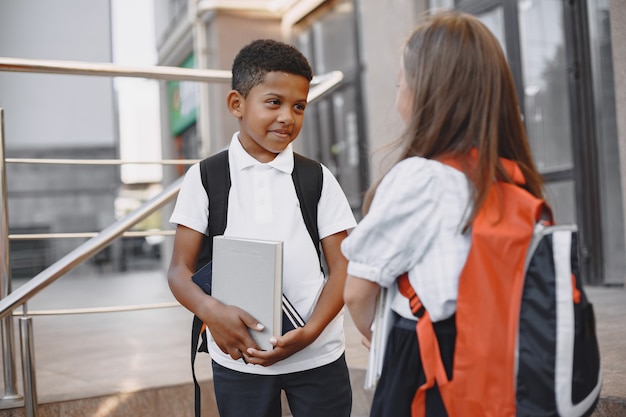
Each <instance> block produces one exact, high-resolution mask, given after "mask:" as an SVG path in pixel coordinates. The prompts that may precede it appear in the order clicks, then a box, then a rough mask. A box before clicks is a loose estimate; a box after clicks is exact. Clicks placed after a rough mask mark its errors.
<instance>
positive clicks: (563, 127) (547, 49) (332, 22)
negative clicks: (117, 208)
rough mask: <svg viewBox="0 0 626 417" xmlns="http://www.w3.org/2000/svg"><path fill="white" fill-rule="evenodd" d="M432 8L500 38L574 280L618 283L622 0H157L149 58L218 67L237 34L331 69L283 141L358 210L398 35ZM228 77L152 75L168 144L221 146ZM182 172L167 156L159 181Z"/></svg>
mask: <svg viewBox="0 0 626 417" xmlns="http://www.w3.org/2000/svg"><path fill="white" fill-rule="evenodd" d="M436 8H456V9H459V10H462V11H465V12H469V13H472V14H475V15H477V16H478V17H479V18H480V19H481V20H482V21H483V22H484V23H485V24H486V25H487V26H488V27H489V28H490V29H491V30H492V31H493V32H494V34H495V35H496V36H497V38H498V39H499V40H500V42H501V45H502V47H503V49H504V51H505V53H506V56H507V59H508V61H509V63H510V65H511V67H512V69H513V73H514V77H515V82H516V85H517V90H518V94H519V97H520V104H521V110H522V112H523V116H524V121H525V124H526V128H527V131H528V135H529V139H530V141H531V147H532V150H533V154H534V156H535V159H536V162H537V165H538V167H539V168H540V170H541V172H542V174H543V175H544V178H545V179H546V183H547V194H548V200H549V202H550V203H551V205H552V207H553V209H554V212H555V215H556V220H557V222H559V223H572V222H575V223H577V224H578V226H579V230H580V243H581V245H580V246H581V256H582V257H581V261H582V262H581V267H582V270H583V274H584V277H585V280H586V281H587V282H588V283H592V284H598V285H600V284H605V285H623V284H624V281H625V276H626V256H625V254H626V246H625V243H624V242H625V240H626V238H625V227H624V223H625V221H624V219H625V218H626V215H625V204H624V201H623V200H624V195H625V194H626V193H625V185H624V184H625V181H626V168H625V166H626V125H625V123H626V97H625V95H626V93H624V91H626V90H625V89H624V86H623V85H621V88H620V83H622V84H623V83H624V81H623V77H619V76H618V75H620V74H623V73H624V72H626V52H624V51H621V50H619V48H616V47H614V45H619V44H620V43H621V41H626V29H625V28H623V27H620V25H617V24H616V23H615V22H620V21H621V20H620V19H621V18H623V17H624V15H625V14H626V3H624V2H622V1H620V0H613V1H609V0H579V1H570V2H563V1H560V0H541V1H537V0H430V1H429V0H394V1H384V2H381V1H377V0H329V1H321V0H290V1H282V2H281V1H273V2H269V1H262V0H252V1H243V2H228V1H213V2H203V1H197V2H195V1H190V2H188V1H181V0H155V13H156V16H157V19H156V20H157V24H156V30H157V39H158V45H157V48H158V51H159V64H161V65H173V66H189V67H198V68H212V69H226V70H228V69H230V65H231V63H232V59H233V58H234V56H235V54H236V52H237V51H238V50H239V48H241V46H243V45H244V44H246V43H247V42H249V41H251V40H253V39H255V38H261V37H264V38H276V39H280V40H284V41H287V42H290V43H293V44H294V45H296V46H297V47H298V48H299V49H301V50H302V51H303V53H304V54H305V55H306V56H307V57H308V58H309V60H310V61H311V64H312V66H313V68H314V72H315V73H316V74H323V73H325V72H328V71H332V70H341V71H343V72H344V75H345V77H346V81H345V83H344V84H343V85H342V87H341V88H340V89H338V90H337V91H335V92H334V93H333V94H331V95H330V96H328V97H326V98H324V99H323V100H322V101H320V102H318V103H316V104H315V105H314V106H310V107H309V108H308V109H307V118H306V120H305V125H304V128H303V131H302V133H301V137H300V138H299V139H298V140H297V141H296V143H295V145H294V146H295V147H296V149H297V150H298V151H301V152H303V153H305V154H307V155H309V156H311V157H313V158H316V159H319V160H320V161H322V162H323V163H324V164H325V165H327V166H328V167H329V168H330V169H331V170H332V171H333V173H334V174H335V175H336V176H337V178H338V179H339V181H340V183H341V185H342V186H343V188H344V190H345V192H346V194H347V195H348V198H349V200H350V203H351V204H352V207H353V209H354V210H355V212H356V213H358V212H359V210H360V206H361V201H362V196H363V192H364V191H365V190H366V189H367V187H368V186H369V184H370V183H371V181H373V180H375V179H376V178H378V177H379V176H380V175H381V173H382V172H384V170H385V169H386V166H387V164H388V163H389V159H388V158H385V157H384V155H385V154H386V151H385V150H381V149H382V148H383V147H384V145H385V144H388V143H389V142H390V141H391V140H393V139H394V138H395V137H396V136H397V135H398V134H399V133H400V131H401V127H402V125H401V121H400V119H399V117H398V116H397V115H396V112H395V105H394V100H395V83H396V71H397V68H398V65H399V56H400V48H401V46H402V44H403V41H404V39H405V38H406V36H408V34H409V33H410V31H411V29H412V27H413V26H414V25H415V24H416V23H417V22H418V21H419V18H420V16H421V15H422V14H423V13H426V12H427V11H429V10H431V9H436ZM622 26H623V25H622ZM622 49H623V48H622ZM228 88H229V86H228V85H227V84H214V85H210V86H200V85H197V84H194V85H191V84H186V85H185V84H184V83H178V84H176V83H162V88H161V102H162V103H163V106H162V121H163V122H162V124H163V126H162V131H163V132H164V133H163V150H164V155H165V156H166V157H167V156H169V157H172V158H198V157H204V156H208V155H209V154H212V153H214V152H215V151H217V150H219V149H221V148H222V147H224V146H226V145H227V143H228V140H229V139H230V137H231V135H232V132H233V131H234V130H235V129H236V123H235V121H234V120H232V117H231V116H230V115H229V114H228V113H227V112H226V108H225V106H224V100H225V99H224V98H225V95H226V92H227V91H228ZM182 172H184V167H178V168H172V169H170V170H169V171H167V172H166V174H165V178H166V181H168V179H169V180H170V181H171V179H173V178H175V177H176V176H178V175H180V174H182Z"/></svg>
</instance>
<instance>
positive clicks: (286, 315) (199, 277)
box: [191, 261, 305, 334]
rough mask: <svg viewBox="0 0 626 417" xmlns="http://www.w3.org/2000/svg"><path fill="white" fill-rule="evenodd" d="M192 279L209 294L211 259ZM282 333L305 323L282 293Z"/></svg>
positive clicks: (211, 278)
mask: <svg viewBox="0 0 626 417" xmlns="http://www.w3.org/2000/svg"><path fill="white" fill-rule="evenodd" d="M191 279H192V281H193V282H194V283H195V284H196V285H198V286H199V287H200V288H202V290H204V292H205V293H207V294H209V295H211V285H212V283H213V261H209V262H208V263H207V264H206V265H204V266H203V267H202V268H200V269H198V270H197V271H196V273H195V274H193V275H192V276H191ZM282 298H283V334H285V333H287V332H288V331H290V330H293V329H296V328H298V327H303V326H304V325H305V323H304V319H303V318H302V316H300V314H299V313H298V311H297V310H296V309H295V307H294V306H293V305H292V304H291V302H290V301H289V299H288V298H287V296H285V294H283V297H282Z"/></svg>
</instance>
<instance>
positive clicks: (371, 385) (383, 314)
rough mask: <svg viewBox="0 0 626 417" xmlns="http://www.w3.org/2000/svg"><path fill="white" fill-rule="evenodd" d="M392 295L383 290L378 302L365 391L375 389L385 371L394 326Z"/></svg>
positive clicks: (385, 289) (364, 385) (372, 328)
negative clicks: (388, 344)
mask: <svg viewBox="0 0 626 417" xmlns="http://www.w3.org/2000/svg"><path fill="white" fill-rule="evenodd" d="M391 297H392V293H391V291H389V290H388V289H387V288H381V289H380V293H379V294H378V299H377V302H376V313H375V315H374V321H373V322H372V327H371V330H372V340H371V341H370V351H369V357H368V363H367V371H366V372H365V381H364V384H363V387H364V388H365V389H375V388H376V384H377V383H378V380H379V379H380V374H381V373H382V370H383V360H384V358H385V347H386V346H387V338H388V336H389V332H390V331H391V327H392V326H393V315H392V314H391Z"/></svg>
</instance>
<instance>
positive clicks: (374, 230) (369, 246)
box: [341, 157, 441, 287]
mask: <svg viewBox="0 0 626 417" xmlns="http://www.w3.org/2000/svg"><path fill="white" fill-rule="evenodd" d="M430 164H431V163H429V161H428V160H426V159H423V158H417V157H413V158H408V159H405V160H403V161H401V162H399V163H398V164H396V165H395V166H394V167H393V168H392V169H391V170H390V171H389V173H387V175H385V177H384V178H383V180H382V181H381V183H380V184H379V186H378V188H377V190H376V194H375V196H374V199H373V201H372V204H371V206H370V210H369V212H368V213H367V215H366V216H365V217H364V218H363V219H362V221H361V222H360V223H359V224H358V225H357V227H356V228H355V229H354V230H353V231H352V233H351V234H350V235H349V236H348V237H347V238H346V239H345V240H344V241H343V243H342V246H341V250H342V252H343V254H344V255H345V256H346V258H347V259H348V261H349V263H348V273H349V274H350V275H353V276H356V277H359V278H363V279H367V280H370V281H374V282H377V283H378V284H379V285H381V286H383V287H389V286H391V285H392V284H393V283H394V282H395V280H396V278H397V277H398V276H399V275H401V274H402V273H404V272H406V271H408V270H410V269H411V267H412V266H414V265H415V264H417V263H418V262H419V261H420V259H421V258H422V257H423V256H424V255H425V254H426V253H427V252H428V250H429V248H430V246H431V244H432V242H433V238H434V236H436V235H437V233H438V230H439V229H440V228H441V217H440V216H439V215H438V214H439V209H438V207H439V199H438V198H437V191H438V189H439V188H440V187H438V184H437V183H438V177H437V176H436V175H434V172H433V170H432V168H431V167H432V165H430Z"/></svg>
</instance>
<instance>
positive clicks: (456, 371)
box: [398, 159, 601, 417]
mask: <svg viewBox="0 0 626 417" xmlns="http://www.w3.org/2000/svg"><path fill="white" fill-rule="evenodd" d="M442 162H444V163H446V164H448V165H450V166H452V167H455V168H457V169H458V165H457V164H456V163H455V161H450V160H445V161H442ZM501 162H502V164H503V166H504V168H505V169H506V170H507V173H508V174H509V176H510V178H511V179H513V181H514V182H515V183H516V184H523V183H524V182H525V181H524V177H523V174H522V172H521V170H520V169H519V167H518V166H517V164H515V163H514V162H512V161H510V160H505V159H502V160H501ZM546 212H548V213H550V209H549V207H548V206H547V204H546V203H545V201H543V200H542V199H539V198H536V197H534V196H532V195H531V194H530V193H528V192H527V191H526V190H524V189H523V188H521V187H519V186H517V185H515V184H510V183H505V182H497V183H496V184H494V186H493V187H492V188H491V190H490V192H489V194H488V197H487V199H486V201H485V203H484V205H483V207H482V208H481V209H480V210H479V212H478V214H477V216H476V218H475V220H474V222H473V223H472V228H471V235H472V244H471V248H470V251H469V254H468V258H467V261H466V263H465V265H464V267H463V270H462V272H461V275H460V278H459V289H458V299H457V308H456V313H455V321H456V331H457V337H456V342H455V350H454V359H453V369H452V378H451V379H450V380H448V378H447V375H446V372H445V369H444V366H443V362H442V360H441V355H440V353H439V345H438V342H437V337H436V334H435V331H434V328H433V324H432V322H431V320H430V318H429V315H428V311H425V310H424V308H423V306H422V305H421V302H420V301H419V297H418V296H417V295H416V294H415V291H414V290H413V288H412V287H411V285H410V283H409V280H408V277H407V274H404V275H403V276H402V277H401V278H400V279H399V280H398V286H399V288H400V292H401V293H402V294H403V295H404V296H406V297H407V298H409V300H410V304H411V309H412V311H413V313H414V314H416V316H418V317H419V319H418V324H417V328H416V330H417V337H418V339H419V348H420V355H421V358H422V363H423V366H424V373H425V375H426V383H425V384H424V385H423V386H421V387H419V389H418V391H417V392H416V394H415V397H414V399H413V402H412V406H411V410H412V411H411V412H412V417H419V416H424V415H425V399H426V391H427V390H428V389H430V388H432V387H433V386H434V385H435V384H437V386H438V388H439V390H440V393H441V397H442V399H443V402H444V405H445V407H446V411H447V413H448V415H449V417H461V416H463V417H482V416H490V417H508V416H539V415H546V416H548V415H550V416H583V415H590V414H591V412H592V411H593V409H594V408H595V405H596V402H597V399H598V397H599V394H600V386H601V372H600V359H599V351H598V344H597V339H596V334H595V318H594V315H593V307H592V305H591V303H589V302H588V301H587V298H586V297H585V294H584V291H583V288H582V284H581V282H580V280H579V276H578V263H577V259H578V258H577V255H578V254H577V245H576V230H575V226H571V227H569V226H554V225H553V224H552V221H551V219H550V220H549V221H547V222H546V221H543V220H542V214H543V213H546ZM550 217H551V213H550Z"/></svg>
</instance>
